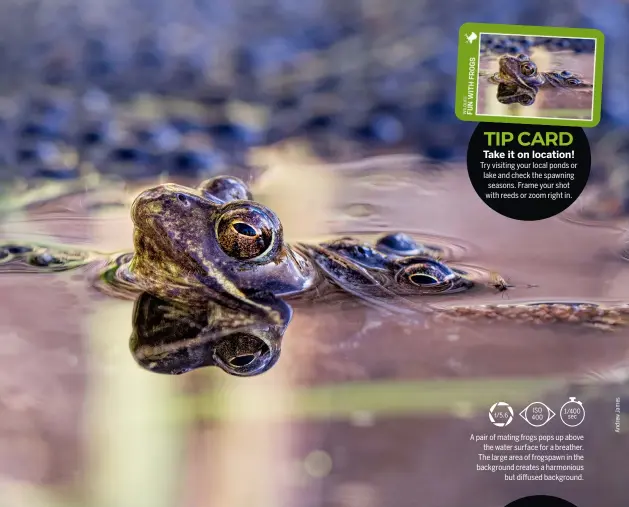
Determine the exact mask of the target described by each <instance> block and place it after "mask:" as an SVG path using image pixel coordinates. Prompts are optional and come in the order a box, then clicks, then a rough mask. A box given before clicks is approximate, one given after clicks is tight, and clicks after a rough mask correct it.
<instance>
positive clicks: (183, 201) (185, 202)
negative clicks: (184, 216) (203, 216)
mask: <svg viewBox="0 0 629 507" xmlns="http://www.w3.org/2000/svg"><path fill="white" fill-rule="evenodd" d="M177 200H178V201H179V202H180V203H181V204H183V205H185V206H189V205H190V201H188V198H187V197H186V196H185V195H183V194H177Z"/></svg>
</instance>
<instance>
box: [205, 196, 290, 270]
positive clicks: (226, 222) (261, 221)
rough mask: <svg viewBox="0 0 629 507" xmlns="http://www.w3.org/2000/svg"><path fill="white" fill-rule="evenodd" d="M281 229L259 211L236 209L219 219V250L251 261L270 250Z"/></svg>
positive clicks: (217, 227) (236, 257)
mask: <svg viewBox="0 0 629 507" xmlns="http://www.w3.org/2000/svg"><path fill="white" fill-rule="evenodd" d="M280 228H281V226H279V223H278V222H277V221H274V220H273V218H272V217H271V216H269V215H267V214H266V213H265V212H264V211H263V210H262V209H261V208H258V207H254V206H248V207H245V206H239V207H238V208H235V209H230V210H228V211H226V212H225V213H224V214H223V215H222V216H221V217H220V219H219V220H218V222H217V224H216V237H217V239H218V243H219V245H220V247H221V249H222V250H223V251H224V252H225V253H226V254H227V255H229V256H230V257H233V258H235V259H240V260H252V259H255V258H257V257H260V256H261V255H263V254H264V253H266V252H267V251H268V250H269V249H270V248H271V247H272V245H273V242H274V239H275V237H276V234H277V232H278V229H280Z"/></svg>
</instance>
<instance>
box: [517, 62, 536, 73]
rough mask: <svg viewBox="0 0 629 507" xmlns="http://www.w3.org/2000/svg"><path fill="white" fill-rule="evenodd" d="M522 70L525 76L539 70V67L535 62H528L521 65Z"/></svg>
mask: <svg viewBox="0 0 629 507" xmlns="http://www.w3.org/2000/svg"><path fill="white" fill-rule="evenodd" d="M520 70H521V71H522V74H524V75H525V76H532V75H533V74H535V73H536V72H537V67H536V65H535V64H534V63H531V62H526V63H523V64H522V65H520Z"/></svg>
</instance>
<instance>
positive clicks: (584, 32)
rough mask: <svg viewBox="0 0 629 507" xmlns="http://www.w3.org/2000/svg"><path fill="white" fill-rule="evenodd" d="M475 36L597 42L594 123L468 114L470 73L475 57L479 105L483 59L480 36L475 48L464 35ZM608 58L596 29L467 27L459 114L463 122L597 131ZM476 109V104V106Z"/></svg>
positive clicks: (463, 31) (463, 28)
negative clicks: (582, 128)
mask: <svg viewBox="0 0 629 507" xmlns="http://www.w3.org/2000/svg"><path fill="white" fill-rule="evenodd" d="M470 32H475V33H478V34H479V35H480V34H481V33H495V34H498V35H500V34H505V35H509V34H511V35H524V36H527V35H528V36H533V37H535V36H540V37H570V38H579V39H595V41H596V42H595V48H594V52H595V54H594V76H593V85H594V86H593V89H592V94H593V100H592V119H591V120H576V119H575V120H571V119H568V118H523V117H520V116H491V115H478V114H476V109H475V110H474V114H464V112H463V110H464V107H463V104H464V103H465V102H466V101H467V94H468V84H469V83H470V82H471V79H470V75H469V72H468V68H469V62H470V59H471V58H472V57H475V58H476V60H475V62H476V71H475V76H474V85H473V93H474V98H475V102H476V101H477V99H478V77H479V76H478V64H479V56H480V36H479V37H478V39H476V40H475V41H474V42H473V43H472V44H468V43H466V42H465V39H464V34H466V33H470ZM604 54H605V36H604V35H603V32H601V31H600V30H596V29H594V28H565V27H552V26H529V25H501V24H494V23H464V24H463V25H461V28H460V29H459V48H458V58H457V77H456V103H455V108H454V110H455V113H456V116H457V118H459V120H462V121H475V122H494V123H525V124H531V125H561V126H572V127H595V126H596V125H598V123H599V122H600V120H601V96H602V90H603V60H604ZM474 107H475V108H476V103H475V104H474Z"/></svg>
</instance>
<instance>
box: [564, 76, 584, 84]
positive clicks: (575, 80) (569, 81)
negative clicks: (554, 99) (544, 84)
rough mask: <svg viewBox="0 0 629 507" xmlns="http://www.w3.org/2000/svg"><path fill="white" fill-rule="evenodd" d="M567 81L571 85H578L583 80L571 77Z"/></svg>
mask: <svg viewBox="0 0 629 507" xmlns="http://www.w3.org/2000/svg"><path fill="white" fill-rule="evenodd" d="M566 83H568V84H569V85H573V86H576V85H578V84H579V83H581V81H579V80H578V79H576V78H574V77H572V78H570V79H566Z"/></svg>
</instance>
